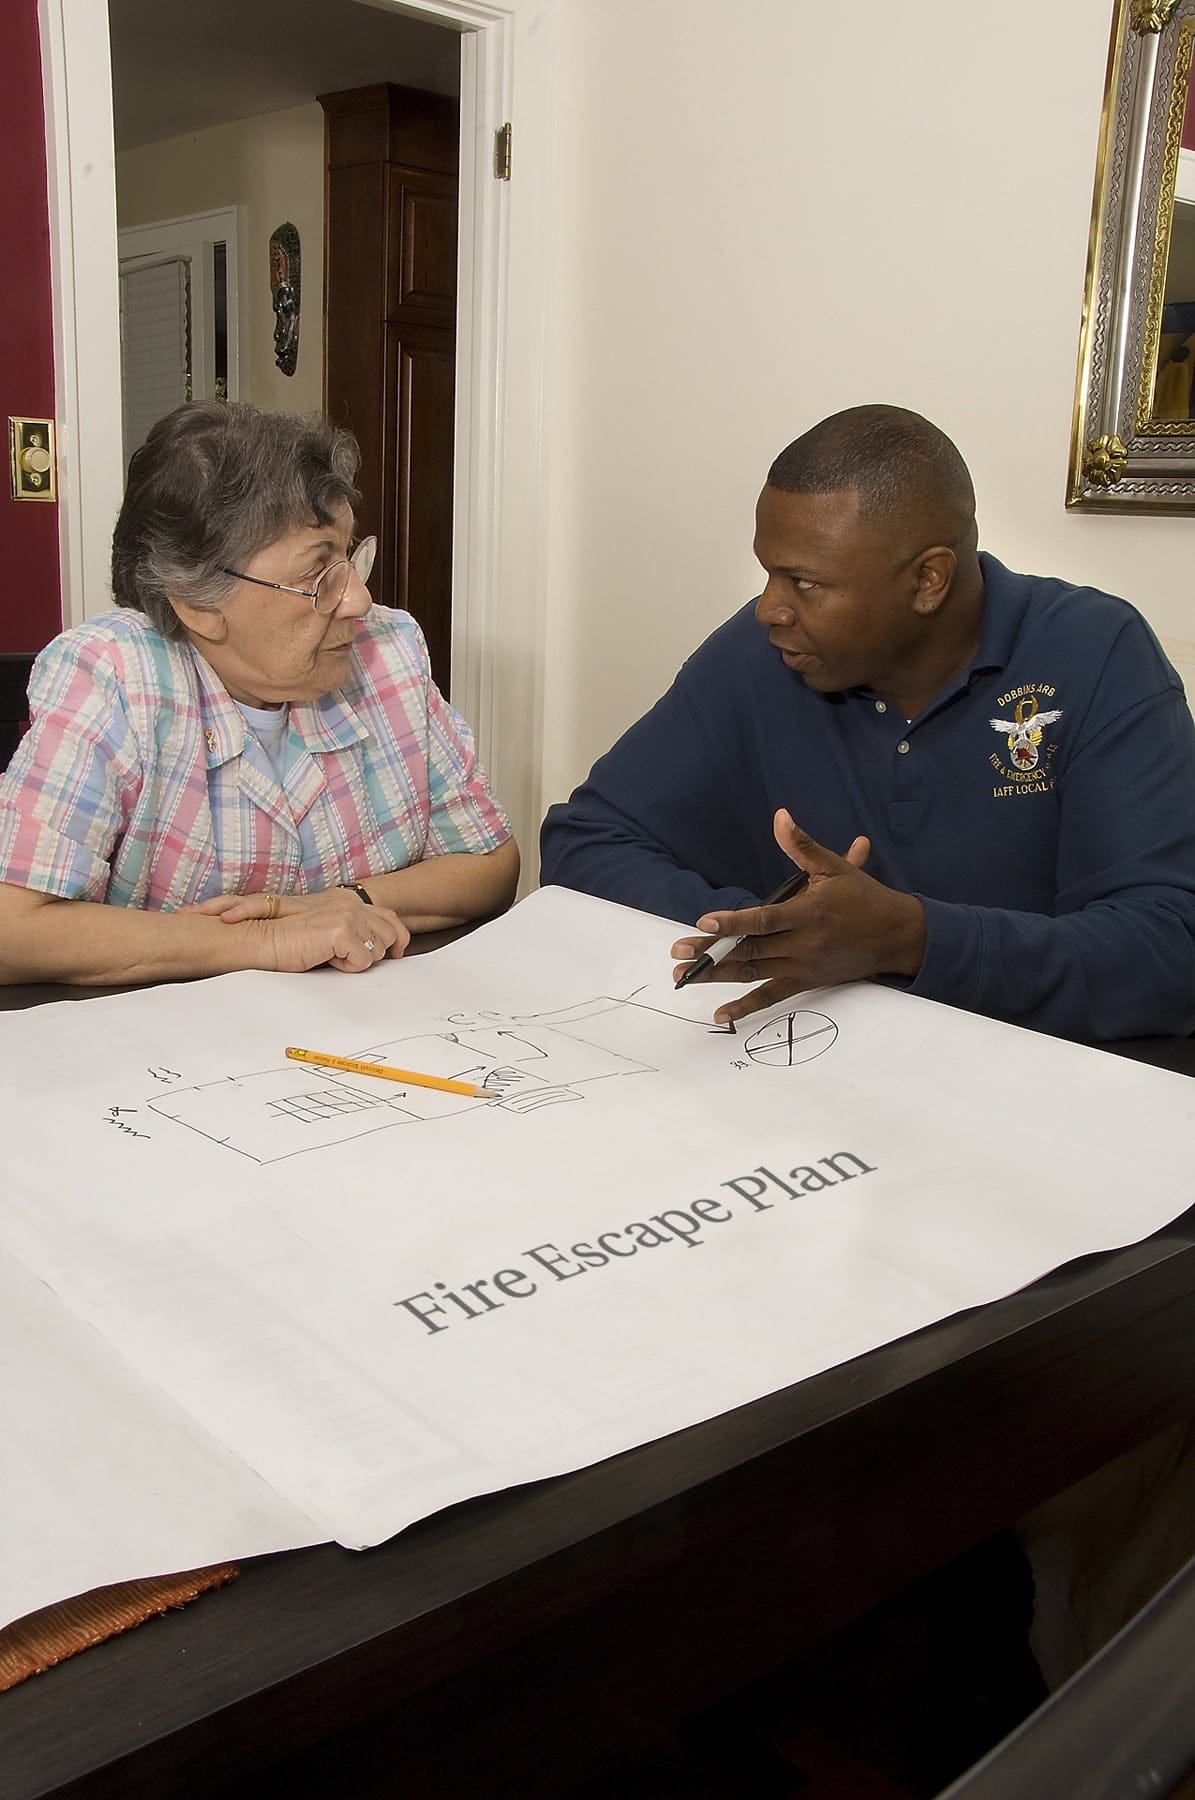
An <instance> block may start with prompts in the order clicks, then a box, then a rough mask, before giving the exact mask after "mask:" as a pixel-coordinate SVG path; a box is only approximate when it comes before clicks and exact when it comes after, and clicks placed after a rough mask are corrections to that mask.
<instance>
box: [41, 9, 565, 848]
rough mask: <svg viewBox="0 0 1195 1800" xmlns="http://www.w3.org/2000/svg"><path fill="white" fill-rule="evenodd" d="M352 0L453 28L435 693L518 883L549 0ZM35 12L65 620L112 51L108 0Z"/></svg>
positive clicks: (98, 380)
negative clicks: (490, 803) (474, 759)
mask: <svg viewBox="0 0 1195 1800" xmlns="http://www.w3.org/2000/svg"><path fill="white" fill-rule="evenodd" d="M367 3H368V4H372V5H374V6H378V7H379V8H386V7H388V6H393V8H394V10H395V11H398V12H403V13H406V14H409V15H415V16H417V17H420V18H423V19H426V20H428V21H429V22H435V23H439V24H442V25H447V26H449V27H451V28H452V29H454V30H457V31H459V32H461V33H462V44H461V161H460V244H461V253H460V254H461V261H460V268H459V287H458V292H459V303H458V304H459V311H458V337H457V365H456V370H457V374H456V391H457V402H456V502H455V519H454V537H453V632H452V658H453V671H454V675H453V700H454V702H455V703H456V705H457V706H458V707H459V708H460V710H461V711H462V712H463V713H464V714H465V716H466V718H468V720H469V721H470V723H471V724H472V725H473V727H474V729H475V731H476V734H477V739H478V744H479V748H480V751H481V754H482V756H483V758H484V760H485V761H486V763H487V765H488V767H489V769H490V773H491V776H492V777H493V780H494V785H495V788H496V790H497V792H498V793H499V794H500V795H501V797H502V800H503V802H504V804H505V806H506V808H507V810H508V812H509V813H510V815H511V820H512V823H513V825H514V827H515V832H516V835H517V836H518V838H519V841H520V843H521V844H522V846H523V849H524V861H525V865H526V874H527V875H530V874H531V873H532V872H533V868H534V856H533V855H532V854H531V852H532V851H533V846H534V833H535V828H536V825H537V823H538V817H539V805H540V768H541V760H542V713H543V698H542V690H543V675H542V671H543V615H544V572H545V546H544V543H543V535H542V532H541V530H540V523H539V522H540V521H541V520H542V519H543V517H544V516H545V509H544V507H543V505H542V501H543V498H544V496H543V493H542V488H543V484H544V480H545V473H544V471H545V464H544V458H543V455H542V443H541V440H542V412H541V401H542V395H543V388H544V367H543V361H544V316H545V307H544V298H543V296H544V295H545V294H546V292H547V286H548V281H547V273H548V272H547V266H546V265H547V236H546V228H545V224H544V216H545V210H546V209H545V193H544V188H545V182H544V175H543V170H544V167H545V165H546V161H547V159H546V157H545V156H544V154H543V146H544V136H545V133H546V126H545V123H544V121H545V119H546V85H547V50H546V48H545V40H546V35H547V34H546V32H545V29H544V27H545V17H544V14H545V12H546V10H547V9H548V7H549V6H550V0H509V3H508V4H507V5H505V6H499V5H493V4H489V3H488V0H367ZM38 11H39V24H40V28H41V43H42V66H43V89H44V94H45V108H46V155H47V164H48V186H49V206H50V241H51V272H52V281H53V291H54V312H55V320H54V341H55V378H56V384H57V417H58V441H59V459H60V463H59V493H60V505H59V517H60V532H61V566H62V605H63V618H64V622H65V623H66V624H68V625H69V624H74V623H77V622H78V621H80V620H82V619H84V618H87V617H90V616H91V615H93V614H94V613H97V612H100V611H102V610H103V609H104V608H105V607H106V606H108V605H110V604H111V600H110V591H109V586H108V562H109V553H110V546H111V534H112V524H113V520H114V519H115V516H116V513H117V510H118V508H119V505H120V498H121V454H120V417H121V411H120V327H119V297H118V284H117V239H116V161H115V152H114V147H113V131H112V90H111V81H110V79H105V72H106V71H110V70H111V53H110V48H109V42H108V18H107V8H106V7H105V6H103V5H97V4H96V0H38ZM516 14H517V16H516ZM528 25H530V27H531V29H525V27H526V26H528ZM516 41H517V47H518V49H517V53H518V57H519V74H520V95H521V106H522V114H521V117H520V120H519V122H518V126H517V129H516V132H515V143H516V149H515V167H516V175H515V181H516V182H517V183H519V220H520V223H519V226H518V228H517V229H516V231H515V232H514V233H513V234H512V230H511V196H512V188H513V185H514V184H512V183H509V182H504V181H496V180H495V179H494V178H493V168H492V158H493V141H494V133H495V131H496V130H497V129H498V127H499V126H500V125H501V124H503V123H504V122H505V121H507V120H510V119H512V114H513V108H512V96H513V92H514V66H515V56H516Z"/></svg>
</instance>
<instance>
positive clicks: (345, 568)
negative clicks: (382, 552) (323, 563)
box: [220, 537, 378, 618]
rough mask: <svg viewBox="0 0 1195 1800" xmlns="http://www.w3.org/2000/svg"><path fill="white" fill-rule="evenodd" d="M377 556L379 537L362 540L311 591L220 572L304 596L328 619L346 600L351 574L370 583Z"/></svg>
mask: <svg viewBox="0 0 1195 1800" xmlns="http://www.w3.org/2000/svg"><path fill="white" fill-rule="evenodd" d="M377 553H378V540H377V538H376V537H367V538H362V539H361V542H360V543H359V544H358V545H357V548H356V549H355V550H354V551H353V554H352V555H351V556H347V557H342V558H341V559H340V561H339V562H334V563H329V564H328V566H327V568H326V569H324V570H323V571H322V572H321V573H320V575H319V576H318V577H317V578H316V583H315V586H314V587H309V588H301V587H292V586H291V584H290V582H289V581H265V580H263V579H262V577H261V576H260V575H242V574H241V572H240V570H239V569H226V568H224V567H223V566H221V569H220V573H221V574H222V575H232V576H234V577H235V579H236V580H237V581H251V582H253V584H254V586H255V587H268V588H277V590H278V592H279V593H280V594H301V595H302V597H303V599H304V600H310V602H311V604H312V606H313V607H314V608H315V610H316V612H317V613H322V614H323V615H324V617H325V618H326V617H327V616H328V614H329V613H334V612H335V611H336V608H337V607H338V606H339V605H340V602H341V601H342V600H343V599H344V593H345V589H346V588H347V587H348V585H349V576H350V574H352V575H355V576H356V577H357V580H358V581H360V582H361V583H363V584H364V583H365V582H367V581H368V580H369V577H370V572H371V570H372V569H373V564H374V558H375V557H376V556H377Z"/></svg>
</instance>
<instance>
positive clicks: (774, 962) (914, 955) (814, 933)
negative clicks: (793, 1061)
mask: <svg viewBox="0 0 1195 1800" xmlns="http://www.w3.org/2000/svg"><path fill="white" fill-rule="evenodd" d="M772 828H773V831H774V833H775V837H776V842H777V843H778V844H779V846H780V848H781V849H782V850H783V851H784V853H785V855H786V856H787V857H789V858H790V860H791V861H792V862H794V863H796V864H797V866H798V867H799V868H802V869H804V870H806V872H807V873H808V876H809V885H808V887H807V888H806V889H805V890H804V892H803V893H800V894H798V895H797V896H796V897H795V898H794V899H792V900H786V901H784V902H783V904H782V905H780V906H754V907H747V908H745V909H744V910H743V911H742V912H726V913H709V914H707V915H706V916H705V917H704V918H701V919H698V921H697V929H698V930H699V931H704V932H708V933H709V934H711V935H710V936H709V937H706V938H682V939H681V940H680V942H679V943H676V944H674V945H673V946H672V954H673V956H674V957H677V958H684V959H687V960H688V961H690V962H691V961H692V960H693V958H694V957H696V956H700V955H701V953H702V951H703V950H708V949H709V947H710V943H711V942H715V941H716V940H717V939H718V938H726V937H740V936H742V937H743V942H742V943H741V944H740V945H739V946H738V948H737V949H736V950H734V951H732V952H731V954H730V955H729V956H728V957H726V958H725V960H724V961H723V962H720V963H719V964H718V966H717V968H715V969H713V970H712V971H711V972H710V974H708V975H706V976H699V977H698V980H705V981H739V982H742V981H760V982H762V983H763V986H762V987H758V988H756V989H755V990H754V992H752V993H750V994H744V996H743V997H742V999H741V1000H731V1001H728V1002H727V1004H726V1005H725V1006H720V1007H719V1008H718V1009H717V1011H716V1012H715V1014H714V1023H715V1024H717V1025H728V1024H730V1023H731V1021H732V1020H734V1019H744V1018H746V1017H747V1016H748V1014H750V1013H753V1012H760V1011H761V1010H762V1009H763V1008H764V1007H768V1006H775V1005H776V1004H777V1002H778V1001H781V1000H787V999H789V997H790V996H791V995H793V994H800V993H804V992H805V990H806V989H808V988H816V987H834V986H837V985H838V984H839V983H840V982H844V981H866V980H868V979H869V978H870V977H871V976H873V975H906V976H910V977H911V976H914V975H916V973H917V971H918V970H919V969H920V967H921V962H922V958H923V957H924V955H925V913H924V910H923V908H922V905H921V902H920V901H919V900H917V899H915V898H914V897H913V895H912V894H901V893H897V891H896V890H895V889H894V888H888V887H885V886H884V885H883V883H882V882H879V881H875V880H873V879H872V877H871V876H870V875H866V874H864V872H863V865H864V864H865V863H866V861H867V858H868V856H869V855H870V854H871V844H870V842H869V841H868V839H867V838H865V837H857V838H856V839H855V840H854V842H853V843H852V844H851V846H850V848H849V850H848V851H847V853H846V855H845V856H835V854H834V852H833V851H832V850H826V849H823V847H822V845H821V844H819V843H816V842H815V840H814V839H813V838H811V837H809V836H808V835H807V834H806V833H805V832H803V831H801V830H800V828H799V827H798V826H796V825H794V823H793V821H792V819H791V818H790V817H789V815H788V813H786V812H784V811H780V812H778V813H777V814H776V816H775V819H774V820H773V826H772ZM744 934H745V935H744ZM684 969H685V962H684V961H680V962H678V964H677V967H676V968H675V969H674V970H673V978H674V979H676V978H677V977H678V976H680V975H682V974H683V973H684Z"/></svg>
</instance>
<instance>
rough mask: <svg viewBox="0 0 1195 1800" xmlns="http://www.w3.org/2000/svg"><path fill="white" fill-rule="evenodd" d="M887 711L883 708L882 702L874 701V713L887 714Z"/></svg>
mask: <svg viewBox="0 0 1195 1800" xmlns="http://www.w3.org/2000/svg"><path fill="white" fill-rule="evenodd" d="M887 710H888V708H887V707H886V706H885V704H884V702H883V701H882V700H877V701H876V711H877V712H887Z"/></svg>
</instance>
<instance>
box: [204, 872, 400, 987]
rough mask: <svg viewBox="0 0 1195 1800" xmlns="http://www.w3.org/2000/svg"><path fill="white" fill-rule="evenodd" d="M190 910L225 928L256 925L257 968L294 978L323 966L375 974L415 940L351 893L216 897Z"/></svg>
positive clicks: (384, 910)
mask: <svg viewBox="0 0 1195 1800" xmlns="http://www.w3.org/2000/svg"><path fill="white" fill-rule="evenodd" d="M186 910H188V911H192V912H197V913H205V914H206V915H207V916H208V917H209V918H218V919H221V920H222V921H223V922H224V923H225V924H226V925H245V924H251V923H252V924H255V926H256V929H257V932H258V935H259V938H260V941H261V945H262V959H261V962H260V964H258V966H259V967H260V968H263V969H274V970H276V971H280V972H282V973H285V974H290V975H296V974H299V973H300V972H301V971H302V970H304V969H316V968H319V967H321V966H322V965H323V964H324V963H327V964H329V965H330V966H331V967H332V968H333V969H340V970H341V971H342V972H343V973H344V974H348V975H356V974H359V973H360V972H361V971H362V970H363V969H371V968H372V967H373V965H374V963H376V962H381V960H382V958H383V957H384V956H401V955H402V953H403V951H404V950H405V949H406V947H407V945H408V944H409V943H410V941H411V934H410V932H409V931H408V930H407V928H406V926H405V925H404V924H403V922H402V920H401V919H400V918H399V916H398V914H397V913H396V912H392V911H391V909H390V908H389V907H388V906H366V904H365V902H364V901H363V900H362V899H361V898H360V896H359V895H357V894H355V893H353V892H352V890H351V889H350V888H328V889H327V890H326V891H325V892H324V893H321V894H283V895H277V896H274V895H270V894H216V895H215V896H213V898H212V899H211V900H204V901H201V902H200V904H199V905H198V906H195V907H191V908H187V909H186Z"/></svg>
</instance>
